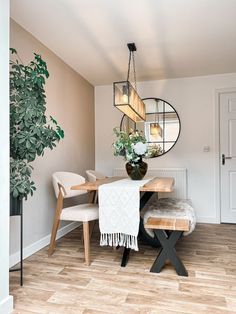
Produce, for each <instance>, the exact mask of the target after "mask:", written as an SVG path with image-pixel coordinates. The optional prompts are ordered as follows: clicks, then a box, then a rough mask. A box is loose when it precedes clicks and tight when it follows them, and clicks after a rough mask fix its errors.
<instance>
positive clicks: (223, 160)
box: [222, 154, 232, 165]
mask: <svg viewBox="0 0 236 314" xmlns="http://www.w3.org/2000/svg"><path fill="white" fill-rule="evenodd" d="M225 159H232V157H230V156H225V154H222V165H224V164H225Z"/></svg>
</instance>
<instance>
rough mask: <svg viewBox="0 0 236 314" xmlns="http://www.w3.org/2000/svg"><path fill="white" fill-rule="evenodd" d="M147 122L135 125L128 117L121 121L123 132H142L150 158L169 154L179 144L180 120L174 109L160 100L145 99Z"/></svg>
mask: <svg viewBox="0 0 236 314" xmlns="http://www.w3.org/2000/svg"><path fill="white" fill-rule="evenodd" d="M143 101H144V103H145V110H146V121H139V122H137V123H134V122H133V121H132V120H130V119H129V118H128V117H127V116H125V115H124V116H123V118H122V120H121V125H120V128H121V130H124V131H127V132H130V131H131V130H139V131H142V132H143V134H144V135H145V137H146V139H147V143H148V156H149V157H150V158H153V157H158V156H161V155H163V154H165V153H167V152H168V151H169V150H170V149H171V148H172V147H173V146H174V145H175V143H176V142H177V140H178V138H179V134H180V119H179V116H178V113H177V112H176V110H175V109H174V107H173V106H172V105H171V104H169V103H168V102H167V101H165V100H163V99H160V98H145V99H143Z"/></svg>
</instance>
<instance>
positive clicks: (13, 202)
mask: <svg viewBox="0 0 236 314" xmlns="http://www.w3.org/2000/svg"><path fill="white" fill-rule="evenodd" d="M21 211H22V199H20V198H19V197H17V198H15V197H13V195H12V194H10V216H18V215H21Z"/></svg>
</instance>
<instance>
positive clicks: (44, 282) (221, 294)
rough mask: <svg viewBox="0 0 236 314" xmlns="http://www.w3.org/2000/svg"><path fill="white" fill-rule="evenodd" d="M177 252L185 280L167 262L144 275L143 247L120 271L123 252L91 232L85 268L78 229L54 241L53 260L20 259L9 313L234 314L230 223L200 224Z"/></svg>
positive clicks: (235, 243)
mask: <svg viewBox="0 0 236 314" xmlns="http://www.w3.org/2000/svg"><path fill="white" fill-rule="evenodd" d="M177 251H178V252H179V255H180V256H181V258H182V260H183V261H184V264H185V266H186V268H187V270H188V271H189V277H187V278H185V277H179V276H177V275H176V273H175V271H174V270H173V269H172V267H171V265H168V266H167V267H166V268H165V269H164V270H163V271H162V272H161V273H160V274H153V273H150V272H149V269H150V267H151V265H152V263H153V261H154V259H155V256H156V251H155V249H153V248H151V247H148V246H146V245H143V244H141V245H140V251H139V252H133V253H132V255H131V258H130V261H129V263H128V265H127V267H126V268H121V267H120V259H121V254H122V250H121V249H119V250H117V251H114V250H113V249H112V248H109V247H100V246H99V236H98V232H97V233H96V232H95V234H94V235H93V239H92V264H91V266H90V267H87V266H85V265H84V264H83V247H82V244H81V230H80V229H76V230H74V231H73V232H71V233H70V234H68V235H67V236H65V237H64V238H62V239H61V240H59V242H58V245H57V250H56V252H55V253H54V255H53V256H52V257H50V258H48V257H47V250H46V248H45V249H43V250H41V251H39V252H38V253H36V254H34V255H32V256H31V257H29V258H28V259H26V260H25V264H24V269H25V273H24V287H19V280H18V276H19V274H17V273H11V275H10V276H11V279H10V286H11V294H12V295H13V296H14V304H15V310H14V314H16V313H21V314H29V313H40V314H44V313H50V314H52V313H55V314H56V313H57V314H60V313H63V314H70V313H76V314H79V313H83V314H87V313H110V314H111V313H112V314H117V313H143V314H144V313H152V314H154V313H158V314H161V313H164V314H168V313H172V314H173V313H214V314H217V313H236V225H210V224H199V225H198V226H197V228H196V230H195V232H194V233H193V234H192V235H190V236H188V237H185V238H184V239H183V240H182V241H181V242H180V243H179V245H178V247H177Z"/></svg>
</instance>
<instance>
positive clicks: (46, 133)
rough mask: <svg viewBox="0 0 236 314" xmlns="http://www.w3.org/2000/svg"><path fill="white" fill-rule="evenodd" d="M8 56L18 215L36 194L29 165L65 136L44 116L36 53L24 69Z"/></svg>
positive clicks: (42, 71) (43, 69)
mask: <svg viewBox="0 0 236 314" xmlns="http://www.w3.org/2000/svg"><path fill="white" fill-rule="evenodd" d="M10 52H11V56H12V58H11V60H10V194H11V207H10V214H11V215H17V214H19V213H20V210H21V207H22V200H23V199H24V198H25V199H27V196H28V195H29V194H30V195H33V192H34V191H35V190H36V187H35V184H34V182H33V181H32V180H31V174H32V170H33V167H32V165H31V163H32V162H33V161H34V160H35V158H36V157H37V156H42V155H43V154H44V150H45V149H46V148H50V149H53V148H54V147H55V146H56V143H57V142H59V141H60V139H62V138H63V137H64V132H63V130H62V129H61V128H60V126H59V125H58V124H57V121H56V120H55V119H54V118H53V117H51V116H50V118H49V119H47V117H46V115H45V111H46V95H45V89H44V85H45V81H46V79H47V78H48V77H49V73H48V70H47V65H46V62H45V61H44V60H43V59H42V58H41V56H40V55H38V54H36V53H35V54H34V59H33V60H32V61H31V62H30V63H29V64H27V65H24V64H23V62H22V61H21V59H20V57H19V56H18V54H17V51H16V50H15V49H13V48H11V49H10ZM14 57H15V58H14ZM13 58H14V60H12V59H13Z"/></svg>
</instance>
